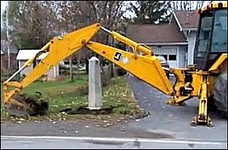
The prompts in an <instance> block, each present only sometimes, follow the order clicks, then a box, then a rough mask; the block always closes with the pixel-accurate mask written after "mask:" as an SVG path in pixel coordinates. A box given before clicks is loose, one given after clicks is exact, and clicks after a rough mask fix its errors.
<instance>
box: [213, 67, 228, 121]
mask: <svg viewBox="0 0 228 150" xmlns="http://www.w3.org/2000/svg"><path fill="white" fill-rule="evenodd" d="M213 98H214V105H215V107H216V109H217V110H218V111H219V113H220V114H221V115H222V117H224V118H227V71H226V72H223V73H221V74H220V75H219V76H218V78H217V81H216V83H215V86H214V90H213Z"/></svg>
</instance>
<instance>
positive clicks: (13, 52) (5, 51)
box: [1, 31, 19, 71]
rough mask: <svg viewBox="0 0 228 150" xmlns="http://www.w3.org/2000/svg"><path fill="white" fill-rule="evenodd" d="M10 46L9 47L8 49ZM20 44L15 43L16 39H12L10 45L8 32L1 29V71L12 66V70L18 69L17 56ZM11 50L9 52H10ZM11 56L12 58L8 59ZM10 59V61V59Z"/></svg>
mask: <svg viewBox="0 0 228 150" xmlns="http://www.w3.org/2000/svg"><path fill="white" fill-rule="evenodd" d="M8 48H9V49H8ZM18 49H19V48H18V46H17V45H16V44H15V43H14V41H11V42H10V43H9V47H8V41H7V38H6V33H5V32H3V31H1V59H2V62H1V71H5V70H7V69H8V67H9V66H10V68H9V69H10V70H16V69H17V66H18V65H17V60H16V56H17V53H18ZM8 50H9V53H8ZM8 57H10V59H8ZM9 60H10V61H9ZM8 64H9V65H8Z"/></svg>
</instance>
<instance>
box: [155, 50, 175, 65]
mask: <svg viewBox="0 0 228 150" xmlns="http://www.w3.org/2000/svg"><path fill="white" fill-rule="evenodd" d="M152 48H153V47H152ZM153 50H154V53H155V55H160V56H163V57H164V58H165V59H166V60H167V61H168V63H169V65H170V67H171V68H178V61H177V58H178V56H177V48H176V47H174V48H172V47H167V48H165V47H164V48H157V47H156V48H153Z"/></svg>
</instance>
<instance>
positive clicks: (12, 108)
mask: <svg viewBox="0 0 228 150" xmlns="http://www.w3.org/2000/svg"><path fill="white" fill-rule="evenodd" d="M12 98H13V99H14V100H16V101H18V102H19V103H21V104H22V105H23V106H18V105H17V104H14V103H10V104H9V105H7V106H6V108H7V110H8V112H9V114H10V115H11V116H16V117H23V116H28V115H29V116H36V115H45V114H47V111H48V107H49V105H48V102H45V101H43V100H41V99H39V98H37V99H35V98H33V97H27V96H25V95H24V94H15V95H13V96H12Z"/></svg>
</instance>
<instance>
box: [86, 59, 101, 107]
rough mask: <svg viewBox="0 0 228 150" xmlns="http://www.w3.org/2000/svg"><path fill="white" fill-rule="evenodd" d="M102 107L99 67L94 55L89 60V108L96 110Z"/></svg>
mask: <svg viewBox="0 0 228 150" xmlns="http://www.w3.org/2000/svg"><path fill="white" fill-rule="evenodd" d="M101 107H102V91H101V68H100V61H99V59H98V58H96V57H92V58H91V59H90V60H89V107H88V108H89V109H90V110H98V109H101Z"/></svg>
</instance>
